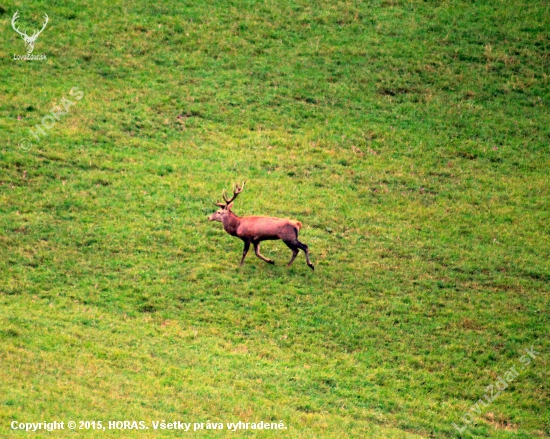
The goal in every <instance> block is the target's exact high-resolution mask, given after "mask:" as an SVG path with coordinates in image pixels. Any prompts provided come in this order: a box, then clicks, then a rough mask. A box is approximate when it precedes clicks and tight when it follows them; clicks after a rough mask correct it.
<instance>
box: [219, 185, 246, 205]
mask: <svg viewBox="0 0 550 439" xmlns="http://www.w3.org/2000/svg"><path fill="white" fill-rule="evenodd" d="M245 183H246V181H243V184H242V186H240V187H239V185H238V184H235V185H233V196H232V197H231V199H230V200H228V199H227V198H226V196H225V194H226V192H225V189H224V190H223V193H222V197H223V199H224V200H225V205H226V206H229V205H230V204H231V203H232V202H233V200H234V199H235V198H237V195H239V194H240V193H241V192H242V191H243V189H244V184H245Z"/></svg>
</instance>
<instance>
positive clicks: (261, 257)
mask: <svg viewBox="0 0 550 439" xmlns="http://www.w3.org/2000/svg"><path fill="white" fill-rule="evenodd" d="M252 244H254V253H256V256H258V257H259V258H260V259H261V260H262V261H265V262H267V263H268V264H275V261H273V260H272V259H267V258H266V257H264V256H262V255H261V254H260V242H259V241H255V242H253V243H252Z"/></svg>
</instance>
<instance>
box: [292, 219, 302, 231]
mask: <svg viewBox="0 0 550 439" xmlns="http://www.w3.org/2000/svg"><path fill="white" fill-rule="evenodd" d="M292 224H293V225H294V226H296V227H297V228H298V230H302V223H301V222H300V221H292Z"/></svg>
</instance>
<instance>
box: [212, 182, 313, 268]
mask: <svg viewBox="0 0 550 439" xmlns="http://www.w3.org/2000/svg"><path fill="white" fill-rule="evenodd" d="M243 189H244V182H243V184H242V186H240V187H239V185H235V186H234V187H233V197H231V199H230V200H228V199H227V198H226V196H225V190H224V191H223V193H222V197H223V199H224V200H225V203H214V204H215V205H216V206H218V207H220V209H219V210H218V211H217V212H214V213H213V214H212V215H210V216H209V217H208V219H209V220H210V221H219V222H221V223H222V224H223V228H224V230H225V231H226V232H227V233H229V234H230V235H231V236H236V237H237V238H240V239H242V240H243V241H244V250H243V257H242V259H241V265H243V264H244V258H245V257H246V254H247V253H248V249H249V248H250V243H252V245H253V246H254V252H255V253H256V256H258V257H259V258H260V259H261V260H262V261H265V262H267V263H268V264H274V263H275V262H274V261H272V260H271V259H267V258H266V257H264V256H262V255H261V254H260V242H261V241H267V240H274V239H282V240H283V242H284V243H285V244H286V245H287V246H288V248H290V250H292V258H291V259H290V262H289V263H288V264H287V267H290V266H291V265H292V263H293V262H294V259H296V256H297V255H298V251H299V249H302V250H303V251H304V253H305V254H306V261H307V265H308V266H309V268H311V269H312V270H314V269H315V267H314V266H313V264H312V263H311V261H310V260H309V250H308V247H307V245H305V244H303V243H301V242H300V241H298V231H299V230H300V229H301V228H302V223H301V222H300V221H295V220H290V219H282V218H272V217H268V216H245V217H242V218H241V217H238V216H237V215H235V214H234V213H233V212H232V211H231V209H232V208H233V201H234V200H235V198H237V196H238V195H239V194H240V193H241V192H242V191H243Z"/></svg>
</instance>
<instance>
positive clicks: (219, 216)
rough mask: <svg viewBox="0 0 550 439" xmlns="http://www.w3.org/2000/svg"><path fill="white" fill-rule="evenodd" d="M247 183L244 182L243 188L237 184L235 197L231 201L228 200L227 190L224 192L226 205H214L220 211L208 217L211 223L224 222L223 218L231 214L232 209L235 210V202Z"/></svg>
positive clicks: (234, 187)
mask: <svg viewBox="0 0 550 439" xmlns="http://www.w3.org/2000/svg"><path fill="white" fill-rule="evenodd" d="M245 183H246V181H243V184H242V186H239V185H238V184H235V185H234V186H233V196H232V197H231V199H229V200H228V199H227V197H226V196H225V195H226V192H225V189H224V190H223V192H222V197H223V199H224V201H225V203H214V205H215V206H218V207H219V208H220V209H219V210H218V211H216V212H214V213H213V214H212V215H210V216H209V217H208V219H209V220H210V221H220V222H223V218H224V217H225V216H227V215H229V213H230V212H231V209H232V208H233V201H235V198H237V196H238V195H239V194H240V193H241V192H242V191H243V189H244V185H245Z"/></svg>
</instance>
